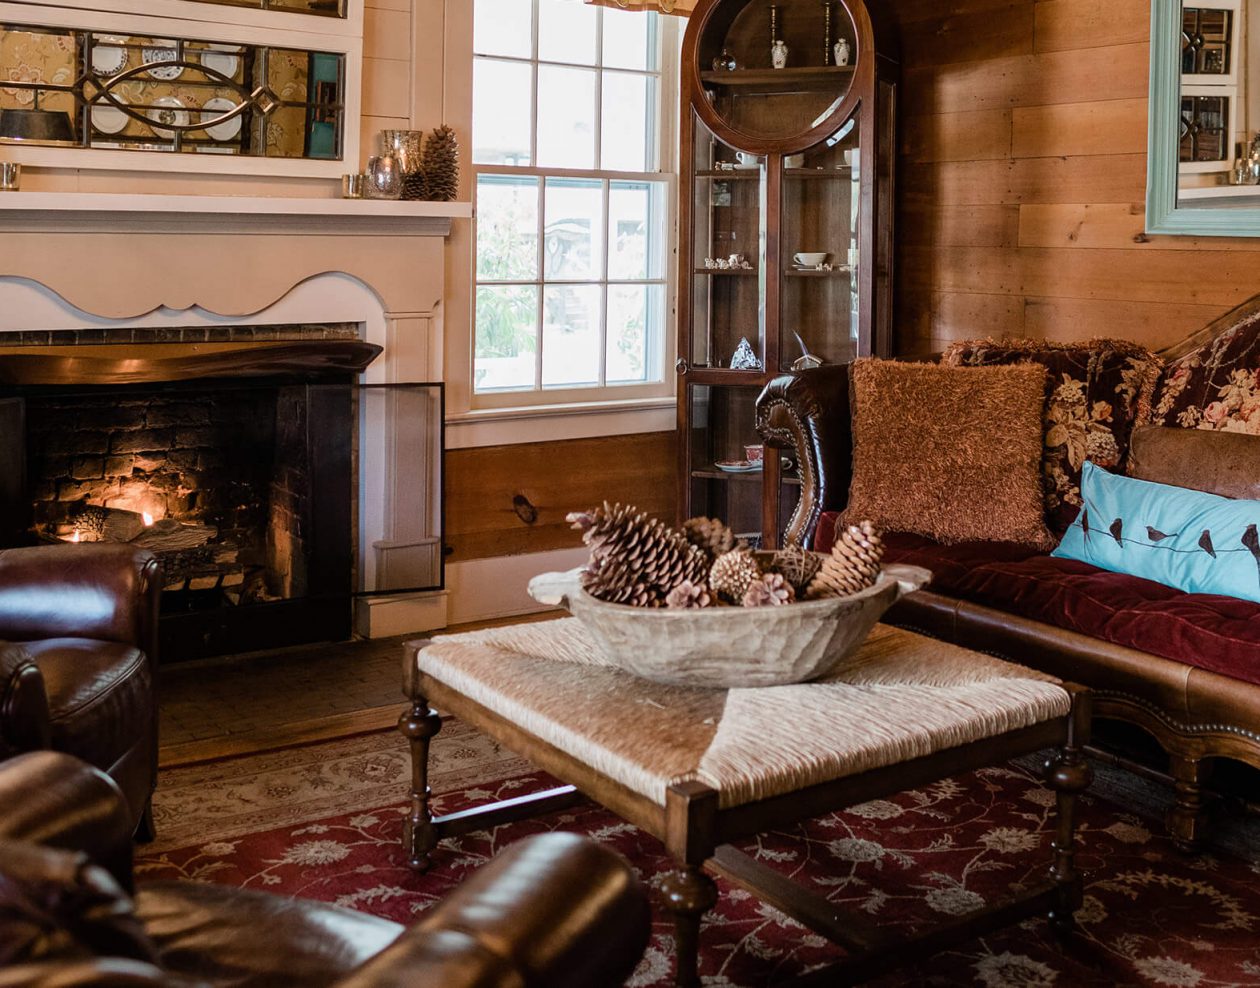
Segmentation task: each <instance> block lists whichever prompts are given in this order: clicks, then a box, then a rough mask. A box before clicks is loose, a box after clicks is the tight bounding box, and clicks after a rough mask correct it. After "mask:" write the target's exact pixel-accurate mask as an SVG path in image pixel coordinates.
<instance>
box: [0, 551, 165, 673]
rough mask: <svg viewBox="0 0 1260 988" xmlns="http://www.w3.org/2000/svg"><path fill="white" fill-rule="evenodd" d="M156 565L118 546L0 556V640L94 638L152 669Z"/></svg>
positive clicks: (145, 556) (157, 589)
mask: <svg viewBox="0 0 1260 988" xmlns="http://www.w3.org/2000/svg"><path fill="white" fill-rule="evenodd" d="M158 583H159V579H158V572H157V560H156V559H155V558H154V556H153V554H152V553H151V552H148V551H147V550H144V549H137V548H135V547H133V546H129V545H125V544H112V543H111V544H93V545H69V544H66V545H47V546H33V547H30V548H24V549H8V550H5V551H2V552H0V639H3V640H7V641H36V640H39V639H43V638H97V639H100V640H102V641H112V642H120V643H122V644H126V645H134V646H136V647H137V648H140V649H141V650H143V651H144V652H145V653H146V654H148V656H149V659H150V661H152V662H156V661H157V641H156V630H157V603H158V595H159V594H160V593H161V590H162V588H161V587H160V586H159V585H158Z"/></svg>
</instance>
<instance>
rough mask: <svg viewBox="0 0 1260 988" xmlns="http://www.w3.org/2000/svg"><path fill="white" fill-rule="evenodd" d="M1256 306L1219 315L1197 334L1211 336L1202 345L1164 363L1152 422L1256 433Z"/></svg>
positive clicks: (1259, 332)
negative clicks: (1219, 316) (1164, 366)
mask: <svg viewBox="0 0 1260 988" xmlns="http://www.w3.org/2000/svg"><path fill="white" fill-rule="evenodd" d="M1256 308H1257V307H1256V304H1255V303H1254V302H1250V303H1247V304H1246V305H1244V306H1241V307H1240V308H1239V309H1236V310H1234V311H1233V312H1230V313H1227V314H1226V315H1224V316H1222V317H1221V318H1220V319H1219V320H1217V321H1216V322H1215V323H1213V324H1212V325H1211V326H1209V327H1208V328H1207V329H1206V330H1204V331H1203V332H1202V333H1200V334H1199V337H1200V338H1202V337H1211V338H1209V339H1208V340H1207V342H1206V343H1203V344H1202V345H1201V346H1199V347H1197V348H1196V349H1193V350H1190V351H1189V352H1188V353H1185V354H1182V355H1181V356H1179V357H1176V358H1175V359H1173V360H1172V361H1170V362H1169V364H1168V366H1167V367H1166V368H1165V370H1164V375H1163V377H1162V378H1161V379H1160V382H1159V391H1158V394H1157V395H1156V400H1155V404H1154V408H1153V410H1152V412H1151V416H1150V421H1151V423H1152V424H1154V425H1171V426H1180V427H1181V428H1183V429H1211V430H1214V431H1216V432H1242V433H1247V434H1249V435H1253V436H1256V435H1260V312H1257V311H1255V310H1256ZM1230 323H1233V325H1232V326H1231V325H1230ZM1217 333H1219V335H1216V334H1217Z"/></svg>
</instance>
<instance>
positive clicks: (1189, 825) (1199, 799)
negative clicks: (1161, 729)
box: [1168, 755, 1210, 854]
mask: <svg viewBox="0 0 1260 988" xmlns="http://www.w3.org/2000/svg"><path fill="white" fill-rule="evenodd" d="M1209 764H1210V763H1209V762H1206V761H1204V760H1203V759H1201V758H1188V757H1186V756H1184V755H1173V756H1172V758H1171V759H1170V761H1169V768H1171V770H1172V777H1173V782H1174V786H1175V792H1176V800H1177V801H1176V802H1175V803H1174V804H1173V808H1172V809H1171V810H1169V811H1168V830H1169V833H1170V834H1171V835H1172V841H1173V844H1174V845H1175V846H1176V847H1177V849H1178V850H1180V851H1185V852H1186V853H1188V854H1193V853H1195V852H1196V851H1198V849H1199V847H1198V842H1199V838H1200V836H1201V834H1202V830H1203V783H1204V782H1206V781H1207V776H1208V766H1209Z"/></svg>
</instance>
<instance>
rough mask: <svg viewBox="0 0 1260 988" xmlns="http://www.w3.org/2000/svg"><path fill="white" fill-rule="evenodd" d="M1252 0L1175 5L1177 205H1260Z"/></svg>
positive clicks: (1259, 41)
mask: <svg viewBox="0 0 1260 988" xmlns="http://www.w3.org/2000/svg"><path fill="white" fill-rule="evenodd" d="M1257 17H1260V0H1204V2H1200V0H1188V2H1186V3H1183V4H1182V7H1181V59H1180V80H1179V81H1180V95H1179V105H1180V110H1179V121H1178V124H1179V128H1178V133H1179V139H1178V148H1177V162H1178V163H1177V204H1178V206H1179V207H1189V208H1196V207H1198V208H1212V207H1224V206H1231V207H1232V206H1239V205H1256V206H1260V53H1257V52H1256V51H1255V50H1254V49H1255V48H1256V47H1257V46H1260V24H1257V26H1256V27H1255V28H1254V29H1252V24H1253V22H1255V21H1256V18H1257Z"/></svg>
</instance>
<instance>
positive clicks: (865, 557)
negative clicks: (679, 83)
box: [806, 521, 884, 597]
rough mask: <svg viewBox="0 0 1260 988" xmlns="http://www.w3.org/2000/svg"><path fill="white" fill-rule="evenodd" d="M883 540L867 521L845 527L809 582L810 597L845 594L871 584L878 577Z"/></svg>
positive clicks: (863, 588) (882, 553)
mask: <svg viewBox="0 0 1260 988" xmlns="http://www.w3.org/2000/svg"><path fill="white" fill-rule="evenodd" d="M883 558H884V540H883V538H882V537H881V536H880V532H879V529H878V528H876V527H875V524H874V523H873V522H870V521H861V522H858V523H857V524H856V525H850V526H848V527H847V528H846V529H845V530H844V531H842V532H841V533H840V536H839V538H837V539H836V544H835V545H833V546H832V547H831V555H829V556H828V557H827V558H826V559H824V560H823V564H822V568H821V569H819V571H818V573H817V575H816V576H815V577H814V578H813V579H812V580H811V581H810V583H809V587H808V588H807V590H806V594H807V596H809V597H847V596H848V595H849V594H855V593H858V592H859V591H861V590H865V589H866V588H867V587H869V586H873V585H874V583H875V581H876V580H878V579H879V564H880V560H882V559H883Z"/></svg>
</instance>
